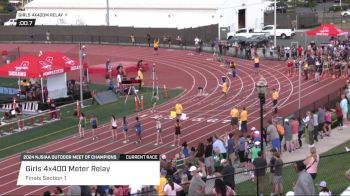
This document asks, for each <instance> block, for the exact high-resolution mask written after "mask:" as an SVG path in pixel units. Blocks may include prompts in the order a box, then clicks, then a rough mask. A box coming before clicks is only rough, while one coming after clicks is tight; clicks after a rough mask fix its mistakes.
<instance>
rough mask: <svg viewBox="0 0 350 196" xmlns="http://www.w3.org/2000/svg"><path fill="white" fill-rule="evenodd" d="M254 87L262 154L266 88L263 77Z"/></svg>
mask: <svg viewBox="0 0 350 196" xmlns="http://www.w3.org/2000/svg"><path fill="white" fill-rule="evenodd" d="M255 87H256V91H257V93H258V97H259V100H260V137H261V143H260V148H261V152H264V139H263V138H264V133H263V129H264V104H265V94H266V88H267V82H266V80H265V79H264V78H263V77H261V78H260V79H259V81H258V82H257V83H256V84H255Z"/></svg>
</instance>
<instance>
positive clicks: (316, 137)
mask: <svg viewBox="0 0 350 196" xmlns="http://www.w3.org/2000/svg"><path fill="white" fill-rule="evenodd" d="M312 113H313V114H312V118H313V120H314V135H313V137H314V140H315V141H316V142H318V130H319V129H318V128H319V127H318V124H319V123H318V112H316V111H313V112H312Z"/></svg>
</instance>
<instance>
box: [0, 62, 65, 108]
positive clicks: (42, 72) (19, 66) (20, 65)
mask: <svg viewBox="0 0 350 196" xmlns="http://www.w3.org/2000/svg"><path fill="white" fill-rule="evenodd" d="M63 73H65V70H64V68H63V67H59V66H54V65H52V64H51V63H49V62H47V61H45V60H43V59H40V58H38V57H36V56H22V57H20V58H19V59H17V60H16V61H14V62H12V63H10V64H7V65H4V66H1V67H0V77H1V76H2V77H15V78H40V80H41V92H42V99H43V102H44V93H43V91H44V89H43V80H42V79H43V78H47V77H49V76H53V75H57V74H63Z"/></svg>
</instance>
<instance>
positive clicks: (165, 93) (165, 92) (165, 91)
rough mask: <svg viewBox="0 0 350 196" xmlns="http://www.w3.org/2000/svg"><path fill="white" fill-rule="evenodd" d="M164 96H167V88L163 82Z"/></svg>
mask: <svg viewBox="0 0 350 196" xmlns="http://www.w3.org/2000/svg"><path fill="white" fill-rule="evenodd" d="M164 98H168V89H167V88H166V85H165V84H164Z"/></svg>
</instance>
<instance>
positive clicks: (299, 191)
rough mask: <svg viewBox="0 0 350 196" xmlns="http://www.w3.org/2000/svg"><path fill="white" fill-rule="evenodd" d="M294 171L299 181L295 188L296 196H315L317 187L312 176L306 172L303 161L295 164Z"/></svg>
mask: <svg viewBox="0 0 350 196" xmlns="http://www.w3.org/2000/svg"><path fill="white" fill-rule="evenodd" d="M293 166H294V170H295V172H296V173H297V174H298V179H297V181H296V183H295V186H294V195H315V186H314V183H313V180H312V177H311V175H310V174H308V173H307V172H306V171H305V168H306V166H305V164H304V163H303V162H302V161H299V162H296V163H294V165H293Z"/></svg>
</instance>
